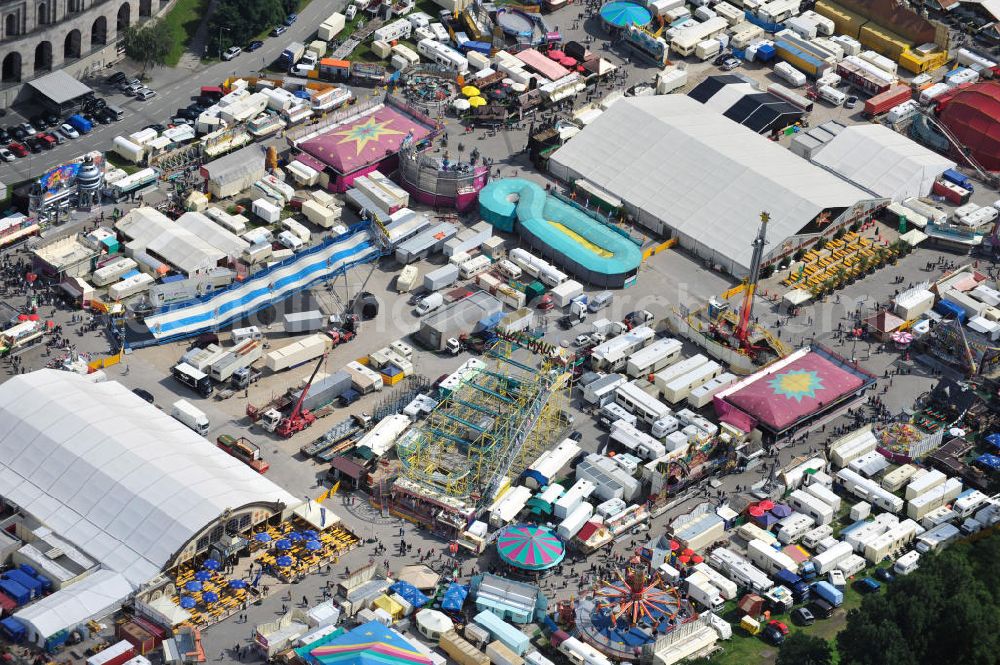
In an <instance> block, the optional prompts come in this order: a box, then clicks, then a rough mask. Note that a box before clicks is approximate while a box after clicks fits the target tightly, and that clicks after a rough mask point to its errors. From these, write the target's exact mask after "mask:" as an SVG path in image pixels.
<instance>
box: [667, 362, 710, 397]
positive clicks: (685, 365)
mask: <svg viewBox="0 0 1000 665" xmlns="http://www.w3.org/2000/svg"><path fill="white" fill-rule="evenodd" d="M708 362H711V361H709V359H708V358H706V357H705V356H704V355H702V354H700V353H699V354H696V355H693V356H691V357H690V358H685V359H684V360H681V361H678V362H676V363H674V364H673V365H670V366H669V367H666V368H664V369H662V370H660V371H659V372H657V373H656V374H654V375H653V383H654V384H655V385H656V389H657V390H659V391H660V392H661V393H662V392H663V389H664V388H666V387H667V385H668V384H669V383H670V382H671V381H673V380H674V379H676V378H677V377H680V376H684V375H685V374H687V373H688V372H690V371H692V370H695V369H697V368H699V367H701V366H702V365H704V364H706V363H708Z"/></svg>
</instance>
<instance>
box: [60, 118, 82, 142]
mask: <svg viewBox="0 0 1000 665" xmlns="http://www.w3.org/2000/svg"><path fill="white" fill-rule="evenodd" d="M59 131H60V132H62V135H63V136H65V137H66V138H69V139H78V138H80V132H78V131H76V130H75V129H73V125H71V124H69V123H67V122H64V123H63V124H62V125H60V126H59Z"/></svg>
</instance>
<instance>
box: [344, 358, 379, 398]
mask: <svg viewBox="0 0 1000 665" xmlns="http://www.w3.org/2000/svg"><path fill="white" fill-rule="evenodd" d="M344 369H345V370H346V371H347V373H348V374H350V375H351V385H352V386H354V389H355V390H357V391H358V392H359V393H361V394H362V395H367V394H368V393H370V392H373V391H379V390H382V386H383V383H384V382H383V380H382V375H381V374H379V373H378V372H376V371H375V370H373V369H371V368H370V367H365V366H364V365H362V364H361V363H359V362H357V361H356V360H354V361H351V362H349V363H347V364H346V365H344Z"/></svg>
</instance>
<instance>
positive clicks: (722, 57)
mask: <svg viewBox="0 0 1000 665" xmlns="http://www.w3.org/2000/svg"><path fill="white" fill-rule="evenodd" d="M731 57H733V52H732V51H723V52H722V53H720V54H719V55H717V56H715V60H713V61H712V64H713V65H715V66H716V67H721V66H722V63H724V62H725V61H726V60H728V59H729V58H731Z"/></svg>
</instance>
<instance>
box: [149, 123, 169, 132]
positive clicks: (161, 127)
mask: <svg viewBox="0 0 1000 665" xmlns="http://www.w3.org/2000/svg"><path fill="white" fill-rule="evenodd" d="M143 129H152V130H153V131H154V132H156V133H158V134H159V133H160V132H162V131H163V130H165V129H166V126H165V125H161V124H160V123H158V122H154V123H153V124H152V125H146V126H145V127H144V128H143Z"/></svg>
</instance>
